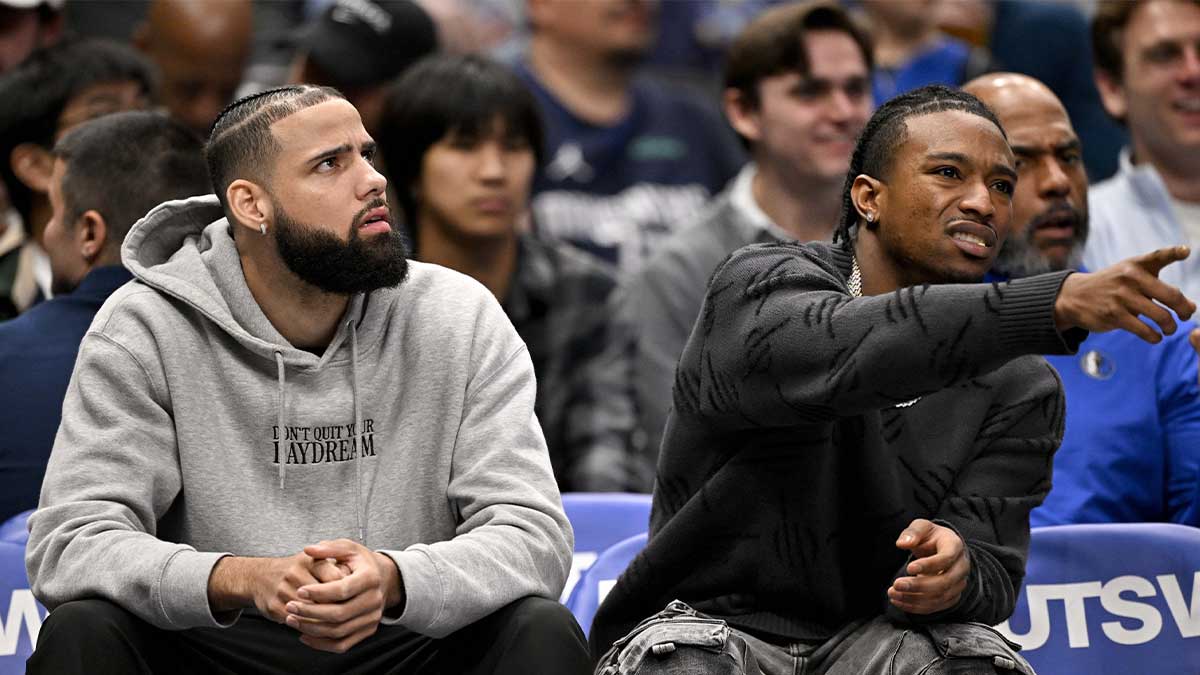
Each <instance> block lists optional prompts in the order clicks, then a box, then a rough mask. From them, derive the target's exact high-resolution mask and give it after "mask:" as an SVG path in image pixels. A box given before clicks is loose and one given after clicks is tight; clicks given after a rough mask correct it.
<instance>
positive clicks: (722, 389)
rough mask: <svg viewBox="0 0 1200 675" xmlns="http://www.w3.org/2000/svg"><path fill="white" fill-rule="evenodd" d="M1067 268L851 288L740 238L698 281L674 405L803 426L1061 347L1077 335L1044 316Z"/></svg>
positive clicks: (751, 423) (776, 247)
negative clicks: (696, 314) (864, 293)
mask: <svg viewBox="0 0 1200 675" xmlns="http://www.w3.org/2000/svg"><path fill="white" fill-rule="evenodd" d="M1067 274H1069V272H1063V273H1055V274H1047V275H1041V276H1035V277H1029V278H1026V279H1018V280H1015V281H1011V282H1007V283H994V284H947V285H933V286H931V285H926V286H914V287H907V288H901V289H898V290H897V291H895V292H893V293H889V294H886V295H879V296H872V297H863V298H853V297H852V296H850V295H849V293H848V290H847V287H846V282H845V280H844V279H843V277H842V276H841V274H839V273H838V272H837V270H835V269H834V268H833V267H832V265H831V264H830V263H829V262H827V261H826V260H824V259H823V258H821V257H820V256H819V255H818V254H817V253H816V252H815V249H812V248H809V247H807V246H804V245H796V244H766V245H758V246H749V247H746V248H743V249H741V250H739V251H738V252H736V253H734V254H733V255H732V256H731V257H730V258H729V259H728V260H727V261H726V262H725V263H724V264H723V265H722V266H721V267H720V268H719V269H718V270H717V272H716V273H715V274H714V276H713V279H712V281H711V282H710V284H709V287H708V293H707V296H706V298H705V301H704V307H703V310H702V312H701V316H700V319H699V321H698V322H697V324H696V326H695V328H694V329H693V331H692V335H691V337H690V338H689V340H688V345H687V347H686V348H685V351H684V354H683V358H682V360H681V362H680V367H679V371H678V373H677V376H676V383H675V407H676V409H677V410H678V411H680V412H681V414H686V413H690V414H696V415H700V416H703V417H704V418H705V419H707V420H709V421H710V422H712V423H714V424H717V425H719V426H721V427H723V428H726V429H737V428H762V427H779V426H791V425H796V424H808V423H814V422H821V421H828V420H831V419H833V418H835V417H837V416H851V415H857V414H861V413H863V412H865V411H867V410H875V409H879V408H883V407H888V406H892V405H895V404H897V403H902V402H905V401H909V400H912V399H914V398H916V397H918V396H923V395H925V394H929V393H932V392H934V391H938V390H941V389H944V388H946V387H948V386H950V385H952V384H955V383H958V382H962V381H965V380H967V379H970V378H974V377H978V376H980V375H983V374H985V373H987V372H990V371H992V370H995V369H996V368H999V367H1000V366H1002V365H1004V364H1005V363H1007V362H1009V361H1010V360H1012V359H1013V358H1015V357H1017V356H1021V355H1024V354H1059V353H1069V352H1071V351H1073V350H1074V349H1075V348H1076V346H1077V345H1078V342H1079V341H1080V340H1081V339H1082V337H1083V335H1086V333H1083V332H1082V331H1070V332H1068V334H1067V335H1066V336H1064V335H1060V334H1059V332H1058V331H1057V329H1056V327H1055V325H1054V301H1055V299H1056V298H1057V296H1058V291H1059V288H1060V286H1061V285H1062V281H1063V279H1064V278H1066V276H1067ZM1078 333H1083V335H1079V334H1078Z"/></svg>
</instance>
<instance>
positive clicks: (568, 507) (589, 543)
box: [560, 492, 650, 602]
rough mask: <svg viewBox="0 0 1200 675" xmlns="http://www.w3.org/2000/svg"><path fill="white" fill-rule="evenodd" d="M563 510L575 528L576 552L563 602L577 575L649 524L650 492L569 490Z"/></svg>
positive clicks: (565, 495)
mask: <svg viewBox="0 0 1200 675" xmlns="http://www.w3.org/2000/svg"><path fill="white" fill-rule="evenodd" d="M562 498H563V510H565V511H566V513H567V520H570V521H571V527H572V528H574V530H575V555H574V558H573V560H572V563H571V574H570V576H568V577H567V585H566V588H564V589H563V593H562V597H561V598H560V599H561V600H562V601H563V602H566V600H567V598H569V597H570V596H571V589H572V588H574V586H575V582H576V581H578V580H579V575H580V573H582V572H583V571H584V570H586V569H587V568H588V567H589V566H591V564H592V561H594V560H595V559H596V556H598V555H600V553H601V551H604V550H605V549H607V548H608V547H610V546H612V545H613V544H615V543H617V542H619V541H621V540H623V539H626V538H628V537H631V536H633V535H635V534H639V533H642V532H645V531H646V530H647V529H649V527H650V495H645V494H633V493H625V492H568V493H566V494H564V495H563V496H562Z"/></svg>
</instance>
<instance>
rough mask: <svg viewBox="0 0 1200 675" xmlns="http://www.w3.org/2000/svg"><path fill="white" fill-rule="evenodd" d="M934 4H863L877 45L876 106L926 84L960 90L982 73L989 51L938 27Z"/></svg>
mask: <svg viewBox="0 0 1200 675" xmlns="http://www.w3.org/2000/svg"><path fill="white" fill-rule="evenodd" d="M934 5H935V3H934V2H931V1H930V0H864V1H863V3H862V7H863V9H864V10H865V12H866V16H867V18H868V20H869V24H870V28H871V38H872V39H873V40H874V42H875V71H874V73H873V74H872V80H873V87H872V89H873V91H874V95H875V105H883V103H884V102H885V101H887V100H888V99H890V98H892V97H894V96H897V95H899V94H903V93H904V92H906V91H912V90H913V89H916V88H917V87H921V86H924V85H927V84H944V85H946V86H949V87H956V86H958V85H960V84H962V83H963V82H966V81H967V80H969V79H971V77H973V76H974V75H976V74H979V73H982V72H983V71H984V70H985V69H986V67H987V63H988V57H987V52H986V51H984V50H982V49H976V48H973V47H972V46H971V45H970V44H968V43H966V42H963V41H962V40H959V39H956V38H953V37H951V36H949V35H947V34H945V33H943V32H942V31H941V30H940V29H939V28H938V23H937V13H936V12H935V11H934V10H935V6H934Z"/></svg>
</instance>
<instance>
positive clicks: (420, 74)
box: [378, 54, 545, 243]
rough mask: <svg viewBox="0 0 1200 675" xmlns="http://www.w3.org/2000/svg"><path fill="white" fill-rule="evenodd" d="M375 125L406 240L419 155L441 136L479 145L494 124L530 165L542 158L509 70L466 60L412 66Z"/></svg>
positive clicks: (528, 107) (438, 59) (530, 114)
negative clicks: (526, 153) (521, 148)
mask: <svg viewBox="0 0 1200 675" xmlns="http://www.w3.org/2000/svg"><path fill="white" fill-rule="evenodd" d="M382 119H383V121H382V124H380V132H379V139H378V140H379V149H380V151H381V152H382V153H383V161H384V164H385V166H386V167H387V170H388V173H389V174H391V175H390V178H391V179H392V183H393V185H395V186H396V196H397V200H398V201H399V202H400V207H401V209H402V210H403V212H404V217H405V221H406V224H407V226H408V230H409V235H410V236H413V237H415V234H416V233H415V229H416V211H417V204H416V199H415V198H414V195H413V191H412V187H413V185H414V184H415V183H416V182H417V181H418V180H419V179H420V177H421V164H422V162H423V161H424V159H425V153H426V152H428V151H429V148H430V147H431V146H432V145H433V144H435V143H437V142H438V141H440V140H442V139H443V138H445V137H446V136H447V135H448V134H456V135H460V136H463V137H466V138H484V137H486V136H488V135H490V134H491V132H492V128H491V125H492V124H493V123H494V122H495V120H497V119H499V120H500V121H501V122H502V123H503V124H504V131H505V134H506V135H507V136H508V138H512V139H518V138H519V139H522V140H524V141H526V142H527V143H528V144H529V147H530V149H532V150H533V156H534V159H535V161H536V163H537V164H538V165H541V163H542V159H543V156H544V152H545V147H544V140H543V136H542V123H541V117H540V115H539V113H538V106H537V101H535V100H534V98H533V94H531V93H530V92H529V89H528V88H527V87H526V86H525V84H524V83H523V82H521V80H520V78H518V77H517V75H516V74H514V73H513V72H512V71H511V70H510V69H509V68H507V67H505V66H503V65H501V64H499V63H496V62H495V61H492V60H490V59H488V58H486V57H482V56H478V55H474V54H468V55H444V54H439V55H433V56H429V57H426V58H425V59H422V60H421V61H419V62H417V63H416V64H414V65H413V66H412V67H410V68H409V69H408V70H407V71H406V72H405V73H404V75H403V76H401V78H400V79H399V80H398V81H396V82H395V83H394V84H392V85H391V86H390V87H388V90H387V93H386V95H385V99H384V106H383V118H382ZM414 243H415V239H414Z"/></svg>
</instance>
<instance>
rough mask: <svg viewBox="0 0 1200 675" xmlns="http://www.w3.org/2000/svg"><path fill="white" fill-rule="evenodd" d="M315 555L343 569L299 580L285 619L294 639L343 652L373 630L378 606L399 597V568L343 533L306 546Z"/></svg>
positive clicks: (381, 608) (383, 606) (391, 603)
mask: <svg viewBox="0 0 1200 675" xmlns="http://www.w3.org/2000/svg"><path fill="white" fill-rule="evenodd" d="M304 552H305V553H306V554H308V555H309V556H311V557H313V558H316V559H333V560H336V561H337V562H338V564H339V566H344V567H345V568H346V569H349V572H350V573H349V574H348V575H346V576H345V577H343V578H341V579H338V580H336V581H330V582H327V583H320V584H312V585H308V586H304V587H302V588H300V589H299V590H298V591H297V595H299V596H300V600H296V601H292V602H289V603H288V604H287V612H288V617H287V620H286V623H287V625H289V626H291V627H292V628H295V629H296V630H298V631H300V633H301V634H302V635H301V636H300V641H301V642H303V643H304V644H306V645H308V646H309V647H312V648H313V649H320V650H322V651H328V652H335V653H338V654H341V653H344V652H345V651H346V650H348V649H350V648H351V647H353V646H354V645H356V644H358V643H359V642H362V641H363V640H365V639H367V638H368V637H370V636H372V635H374V634H375V631H376V630H377V629H378V628H379V620H380V618H381V617H382V616H383V611H384V610H385V609H387V608H389V607H392V606H394V605H396V604H398V603H399V601H400V592H401V591H400V572H399V570H398V569H397V568H396V564H395V563H394V562H392V559H391V558H388V557H387V556H385V555H383V554H382V553H377V552H375V551H372V550H370V549H368V548H366V547H365V546H363V545H362V544H359V543H358V542H355V541H351V540H349V539H337V540H334V541H323V542H321V543H319V544H315V545H313V546H306V547H305V548H304Z"/></svg>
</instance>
